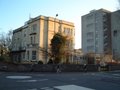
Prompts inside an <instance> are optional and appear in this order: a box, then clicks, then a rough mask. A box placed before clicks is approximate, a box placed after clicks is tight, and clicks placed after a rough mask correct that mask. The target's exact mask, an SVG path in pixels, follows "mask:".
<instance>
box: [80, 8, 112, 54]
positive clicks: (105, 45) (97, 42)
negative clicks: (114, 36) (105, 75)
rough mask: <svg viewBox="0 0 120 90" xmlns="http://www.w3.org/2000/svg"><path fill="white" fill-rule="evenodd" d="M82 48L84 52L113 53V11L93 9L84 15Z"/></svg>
mask: <svg viewBox="0 0 120 90" xmlns="http://www.w3.org/2000/svg"><path fill="white" fill-rule="evenodd" d="M82 50H83V53H84V54H87V53H95V54H102V55H104V54H111V52H112V51H111V50H112V46H111V12H110V11H107V10H105V9H99V10H92V11H90V13H88V14H86V15H84V16H82Z"/></svg>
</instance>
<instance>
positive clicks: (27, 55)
mask: <svg viewBox="0 0 120 90" xmlns="http://www.w3.org/2000/svg"><path fill="white" fill-rule="evenodd" d="M27 59H28V60H29V51H27Z"/></svg>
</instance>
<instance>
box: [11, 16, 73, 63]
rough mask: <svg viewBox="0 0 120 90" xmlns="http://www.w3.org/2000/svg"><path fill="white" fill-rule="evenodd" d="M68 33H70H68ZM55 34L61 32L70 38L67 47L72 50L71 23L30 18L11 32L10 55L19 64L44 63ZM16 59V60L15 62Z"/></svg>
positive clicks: (47, 57) (45, 18) (44, 18)
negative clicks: (40, 61) (11, 54)
mask: <svg viewBox="0 0 120 90" xmlns="http://www.w3.org/2000/svg"><path fill="white" fill-rule="evenodd" d="M66 28H67V30H65V29H66ZM54 31H55V32H54ZM65 31H67V33H66V32H65ZM68 31H69V32H71V33H68ZM56 32H62V33H65V34H66V35H69V37H72V38H73V39H72V41H71V42H69V47H70V48H71V49H73V48H74V24H73V23H71V22H67V21H63V20H58V19H56V18H52V17H45V16H39V17H35V18H31V19H30V20H29V21H27V22H26V23H25V25H24V26H22V27H20V28H18V29H16V30H14V32H13V39H12V45H13V47H12V53H13V57H14V60H15V61H19V62H26V61H28V62H31V61H32V62H38V61H39V60H42V61H43V62H44V63H46V62H47V61H48V59H49V56H48V52H49V50H50V43H51V39H52V38H53V36H54V34H55V33H56ZM16 52H17V54H16ZM16 57H17V58H18V60H16V59H17V58H16Z"/></svg>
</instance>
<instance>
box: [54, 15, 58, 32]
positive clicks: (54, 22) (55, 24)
mask: <svg viewBox="0 0 120 90" xmlns="http://www.w3.org/2000/svg"><path fill="white" fill-rule="evenodd" d="M57 16H58V14H56V15H55V19H54V34H55V29H56V17H57Z"/></svg>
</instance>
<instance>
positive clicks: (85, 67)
mask: <svg viewBox="0 0 120 90" xmlns="http://www.w3.org/2000/svg"><path fill="white" fill-rule="evenodd" d="M83 70H84V72H87V65H86V64H84V65H83Z"/></svg>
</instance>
